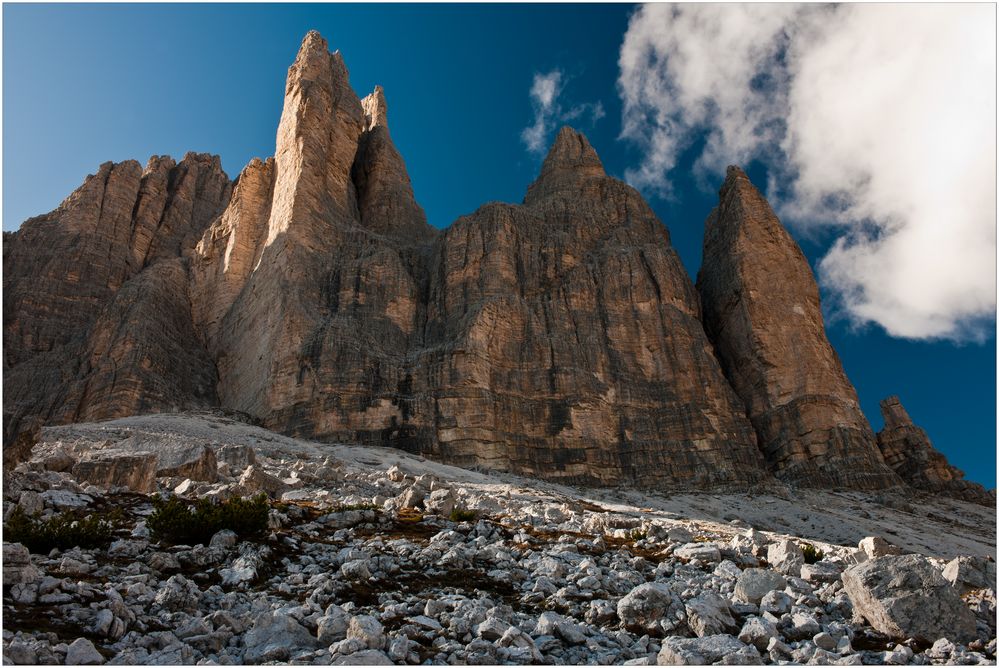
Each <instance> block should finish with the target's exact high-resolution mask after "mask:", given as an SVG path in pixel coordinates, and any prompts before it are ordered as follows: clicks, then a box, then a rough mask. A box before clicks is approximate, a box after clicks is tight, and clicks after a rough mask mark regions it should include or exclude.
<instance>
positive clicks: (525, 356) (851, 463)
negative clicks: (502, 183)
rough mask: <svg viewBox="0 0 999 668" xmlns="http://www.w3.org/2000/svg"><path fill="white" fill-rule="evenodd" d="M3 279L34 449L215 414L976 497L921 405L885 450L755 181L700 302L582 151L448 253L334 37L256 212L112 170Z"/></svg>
mask: <svg viewBox="0 0 999 668" xmlns="http://www.w3.org/2000/svg"><path fill="white" fill-rule="evenodd" d="M3 253H4V265H3V270H4V335H5V345H4V358H5V359H4V362H5V369H4V370H5V373H4V393H5V396H6V398H7V399H6V400H5V403H4V408H5V424H6V428H5V429H6V431H7V433H8V434H14V433H16V432H17V431H19V430H21V429H22V427H25V426H27V425H30V424H32V423H36V422H49V423H59V422H74V421H79V420H82V419H103V418H107V417H114V416H121V415H131V414H137V413H148V412H156V411H165V410H166V411H170V410H178V409H185V408H189V407H205V406H212V405H214V406H220V407H222V408H224V409H227V410H233V411H238V412H240V413H243V414H246V415H248V416H251V417H252V418H253V419H254V420H257V421H259V423H260V424H262V425H264V426H266V427H267V428H269V429H273V430H275V431H280V432H283V433H286V434H298V435H306V436H308V437H310V438H318V439H323V440H330V441H337V442H350V443H362V444H363V443H376V444H379V445H391V446H397V447H399V448H402V449H406V450H410V451H412V452H419V453H423V454H426V455H429V456H432V457H437V458H439V459H442V460H445V461H447V462H448V463H453V464H458V465H465V466H472V465H475V466H485V467H489V468H494V469H502V470H508V471H515V472H518V473H523V474H527V475H537V476H540V477H546V478H552V479H558V480H560V481H563V482H571V483H586V484H614V485H617V484H629V485H637V486H642V487H650V488H658V489H664V488H670V489H673V488H690V487H696V488H707V487H711V488H716V489H717V488H719V487H724V486H732V485H736V486H747V485H757V486H758V485H767V484H770V483H772V482H773V479H772V477H771V474H772V473H776V475H777V476H778V477H780V478H782V479H784V480H785V481H788V482H791V483H793V484H805V485H810V486H816V487H823V486H846V487H853V488H858V487H866V488H873V489H884V488H886V487H892V486H897V485H900V484H901V480H900V478H899V477H898V475H902V477H903V478H905V479H906V480H911V481H915V483H913V484H918V482H919V481H922V480H927V479H933V480H937V481H945V482H946V483H947V484H946V485H945V486H943V487H940V489H943V490H945V491H954V490H956V491H957V492H959V493H961V494H964V493H965V492H966V491H967V490H968V489H969V487H968V485H970V483H961V484H960V485H956V486H955V484H952V483H953V481H955V480H959V472H956V469H954V470H952V469H950V468H948V467H947V466H946V462H945V461H944V462H943V463H941V460H942V456H940V457H937V456H936V455H933V452H935V451H932V449H930V448H929V445H928V440H927V439H926V438H925V434H922V432H921V430H918V428H916V427H914V426H913V425H912V424H911V420H909V419H908V416H907V415H906V414H905V413H904V409H902V408H901V405H900V404H897V403H896V404H891V407H890V411H889V412H890V413H891V415H887V414H886V430H885V431H883V432H882V434H881V435H879V437H878V441H877V444H875V439H874V435H873V433H872V432H871V429H870V426H869V425H868V424H867V421H866V419H865V418H864V416H863V414H862V413H861V412H860V408H859V404H858V401H857V396H856V392H855V391H854V389H853V387H852V385H850V382H849V380H848V379H847V378H846V375H845V373H844V371H843V369H842V366H841V364H840V362H839V359H838V357H837V356H836V353H835V351H834V350H833V349H832V347H831V346H830V345H829V342H828V340H827V339H826V337H825V333H824V329H823V322H822V315H821V309H820V305H819V293H818V288H817V286H816V283H815V280H814V277H813V276H812V274H811V270H810V268H809V266H808V262H807V260H806V259H805V257H804V255H803V254H802V253H801V250H800V249H799V248H798V246H797V244H795V243H794V241H793V239H792V238H791V237H790V235H789V234H788V233H787V231H786V230H785V229H784V228H783V226H782V225H781V224H780V221H779V220H778V219H777V217H776V215H775V214H774V212H773V211H772V209H771V208H770V206H769V204H767V202H766V200H765V199H764V197H763V196H762V194H760V193H759V191H757V190H756V188H754V187H753V185H752V183H751V182H750V180H749V179H748V177H747V176H746V174H745V173H744V172H743V171H742V170H740V169H739V168H737V167H730V168H729V170H728V173H727V175H726V179H725V183H724V185H723V186H722V188H721V191H720V198H719V205H718V207H717V209H716V210H715V211H714V212H712V214H711V216H710V217H709V219H708V221H707V223H706V234H705V242H704V262H703V265H702V268H701V273H700V275H699V277H698V285H697V288H698V289H699V290H700V297H699V296H698V292H697V289H695V287H694V285H693V283H692V282H691V280H690V278H689V276H688V275H687V273H686V271H685V270H684V268H683V265H682V263H681V261H680V258H679V256H678V255H677V253H676V251H675V249H674V248H673V247H672V246H671V244H670V240H669V234H668V232H667V230H666V227H665V225H663V223H662V221H660V220H659V219H658V218H657V216H656V215H655V212H653V211H652V209H651V208H650V207H649V205H648V204H647V203H646V202H645V201H644V200H643V199H642V196H641V194H640V193H639V192H638V191H636V190H635V189H634V188H632V187H630V186H628V185H627V184H625V183H623V182H621V181H619V180H617V179H614V178H611V177H609V176H607V175H606V173H605V172H604V169H603V165H602V164H601V161H600V158H599V157H598V156H597V153H596V151H595V150H594V149H593V147H592V146H591V145H590V143H589V141H588V140H587V139H586V137H585V136H583V134H581V133H579V132H577V131H576V130H574V129H572V128H569V127H564V128H562V129H561V130H560V131H559V133H558V135H557V137H556V138H555V140H554V143H553V145H552V147H551V149H550V151H549V153H548V155H547V157H546V158H545V160H544V163H543V165H542V167H541V170H540V174H539V176H538V178H537V180H536V181H535V182H534V183H533V184H532V185H531V186H530V188H529V189H528V192H527V194H526V197H525V200H524V205H523V206H521V205H511V204H491V205H487V206H483V207H481V208H480V209H479V210H478V211H476V212H475V213H474V214H472V215H469V216H464V217H462V218H461V219H459V220H458V221H457V222H456V223H455V224H454V225H452V226H451V227H450V228H449V229H448V230H446V231H445V232H444V233H438V231H437V230H436V229H435V228H433V227H431V226H430V225H428V224H427V222H426V216H425V215H424V212H423V209H422V208H421V207H420V205H419V204H418V203H417V201H416V198H415V196H414V193H413V188H412V184H411V182H410V179H409V175H408V173H407V170H406V166H405V162H404V161H403V158H402V156H401V155H400V154H399V151H398V150H397V149H396V147H395V145H394V143H393V141H392V138H391V136H390V134H389V131H388V125H387V104H386V99H385V93H384V91H383V90H382V88H381V87H380V86H378V87H375V89H374V91H373V92H372V93H371V94H369V95H368V96H366V97H365V98H364V99H363V100H361V99H360V98H359V97H358V96H357V94H356V93H355V92H354V90H353V89H352V88H351V86H350V82H349V74H348V71H347V68H346V65H345V63H344V61H343V58H342V57H341V56H340V54H339V52H336V53H330V52H329V49H328V45H327V42H326V40H324V39H323V38H322V36H320V35H319V34H318V33H316V32H310V33H309V34H308V35H306V37H305V39H304V40H303V42H302V44H301V47H300V49H299V50H298V53H297V55H296V57H295V60H294V62H293V64H292V65H291V67H290V68H289V70H288V80H287V85H286V87H285V97H284V107H283V111H282V115H281V120H280V123H279V126H278V130H277V136H276V140H275V153H274V157H271V158H267V159H266V160H259V159H254V160H253V161H251V162H250V163H249V165H247V167H246V168H245V169H244V170H243V172H242V173H241V174H240V176H239V178H238V180H237V182H236V183H232V182H230V181H229V179H228V177H227V176H226V175H225V173H224V172H223V171H222V169H221V163H220V161H219V158H218V157H217V156H212V155H208V154H199V153H189V154H187V155H185V156H184V158H183V159H182V160H181V161H179V162H175V161H174V160H173V159H172V158H170V157H168V156H154V157H153V158H151V159H150V160H149V162H148V163H147V165H146V167H145V169H143V168H142V167H141V166H140V164H139V163H138V162H135V161H126V162H122V163H118V164H114V163H106V164H104V165H102V166H101V168H100V170H99V171H98V173H97V174H96V175H92V176H90V177H88V178H87V180H86V181H85V182H84V184H83V185H82V186H81V187H80V188H79V189H78V190H77V191H76V192H74V193H73V194H72V195H70V197H68V198H67V199H66V200H65V201H64V202H63V204H62V205H60V207H59V208H58V209H57V210H55V211H53V212H51V213H49V214H46V215H44V216H39V217H36V218H33V219H31V220H29V221H27V222H26V223H25V224H24V225H23V226H22V228H21V230H19V231H18V232H17V233H15V234H11V235H7V234H5V235H4V249H3ZM702 302H703V305H704V307H703V315H702V308H701V303H702ZM712 344H713V345H712ZM896 406H897V408H896ZM910 443H915V444H916V446H918V447H916V446H913V447H909V445H907V444H910ZM878 445H881V446H882V447H881V448H880V450H879V448H878ZM924 445H925V447H924ZM907 448H908V450H907ZM761 451H762V453H761ZM909 451H912V452H917V451H918V452H919V453H922V454H920V455H919V456H918V457H915V458H913V457H911V456H908V455H907V454H906V453H907V452H909ZM882 453H884V454H883V455H882ZM897 453H902V454H901V455H897ZM937 454H939V453H937ZM900 457H901V458H900ZM889 458H892V462H893V463H892V467H893V468H895V472H893V471H892V470H891V469H890V468H888V467H887V466H886V465H885V460H886V459H889ZM913 462H915V463H913ZM895 464H899V466H897V467H896V466H895ZM909 471H915V472H916V473H914V474H912V476H909V473H908V472H909ZM896 473H897V474H898V475H896ZM903 473H905V474H904V475H903ZM934 484H936V483H934ZM940 484H941V485H942V484H943V482H941V483H940ZM976 493H977V492H976Z"/></svg>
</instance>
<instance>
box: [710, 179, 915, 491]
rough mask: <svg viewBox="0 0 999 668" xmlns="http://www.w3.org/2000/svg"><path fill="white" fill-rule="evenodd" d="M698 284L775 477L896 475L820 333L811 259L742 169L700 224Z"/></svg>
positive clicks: (812, 480)
mask: <svg viewBox="0 0 999 668" xmlns="http://www.w3.org/2000/svg"><path fill="white" fill-rule="evenodd" d="M697 287H698V290H699V291H700V295H701V302H702V305H703V308H704V328H705V330H706V331H707V333H708V337H709V338H710V339H711V341H712V342H713V343H714V345H715V350H716V352H717V354H718V358H719V360H720V361H721V363H722V367H723V368H724V369H725V374H726V376H727V377H728V379H729V380H730V381H731V383H732V387H734V388H735V391H736V392H737V393H738V395H739V396H740V397H741V398H742V400H743V401H744V402H745V405H746V408H747V410H748V414H749V419H750V420H751V421H752V423H753V426H754V427H755V429H756V434H757V437H758V439H759V446H760V449H761V450H762V451H763V455H764V457H765V458H766V461H767V463H768V465H769V466H770V467H771V469H772V470H773V471H774V472H775V473H776V474H777V476H778V477H779V478H781V479H783V480H786V481H788V482H791V483H794V484H800V485H806V486H819V487H825V486H844V487H853V488H881V487H889V486H892V485H895V484H898V483H899V482H900V481H899V479H898V478H897V476H896V475H895V474H894V472H892V471H891V470H890V469H889V468H888V467H887V466H886V465H885V463H884V460H883V459H882V457H881V453H880V452H879V450H878V448H877V446H876V445H875V440H874V434H873V432H872V431H871V428H870V425H869V424H868V422H867V419H866V418H865V417H864V415H863V413H862V412H861V410H860V406H859V402H858V400H857V393H856V391H855V390H854V388H853V386H852V385H851V384H850V381H849V380H848V379H847V377H846V374H845V373H844V372H843V366H842V364H841V363H840V361H839V357H838V356H837V355H836V352H835V351H834V350H833V348H832V346H831V345H830V344H829V340H828V339H827V338H826V335H825V329H824V326H823V322H822V311H821V309H820V306H819V290H818V286H817V285H816V283H815V278H814V276H813V275H812V271H811V269H810V267H809V266H808V260H807V259H806V258H805V256H804V254H802V252H801V249H800V248H799V247H798V245H797V244H796V243H795V242H794V240H793V239H792V238H791V236H790V235H789V234H788V233H787V231H786V230H785V229H784V227H783V226H782V225H781V223H780V221H779V220H778V219H777V216H776V215H774V212H773V210H772V209H771V208H770V205H769V204H768V203H767V201H766V200H765V199H764V198H763V196H762V195H761V194H760V193H759V191H757V190H756V188H755V187H753V184H752V183H750V181H749V178H748V177H747V176H746V175H745V173H744V172H743V171H742V170H740V169H739V168H738V167H729V168H728V175H727V177H726V179H725V184H724V185H723V186H722V188H721V192H720V194H719V204H718V207H717V208H716V209H715V210H714V211H712V212H711V214H710V215H709V216H708V219H707V221H706V223H705V234H704V259H703V263H702V265H701V269H700V271H699V273H698V275H697Z"/></svg>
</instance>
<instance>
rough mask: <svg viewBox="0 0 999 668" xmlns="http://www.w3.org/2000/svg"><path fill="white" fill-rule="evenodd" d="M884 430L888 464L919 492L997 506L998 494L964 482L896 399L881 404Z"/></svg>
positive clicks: (881, 441)
mask: <svg viewBox="0 0 999 668" xmlns="http://www.w3.org/2000/svg"><path fill="white" fill-rule="evenodd" d="M881 415H882V417H884V420H885V426H884V429H882V430H881V431H879V432H878V447H879V448H881V454H882V455H883V456H884V459H885V463H886V464H888V466H890V467H891V468H892V469H893V470H894V471H895V472H896V473H897V474H898V475H899V476H900V477H901V478H902V480H904V481H905V482H906V483H908V484H910V485H912V486H913V487H915V488H916V489H922V490H926V491H933V492H943V493H945V494H948V495H950V496H954V497H957V498H960V499H964V500H966V501H972V502H974V503H981V504H983V505H986V506H994V505H995V503H996V497H995V493H994V492H992V493H990V492H988V491H987V490H986V489H985V488H984V487H982V486H981V485H979V484H977V483H973V482H970V481H968V480H964V472H963V471H961V470H960V469H958V468H956V467H954V466H951V465H950V464H949V463H947V458H946V457H944V456H943V454H942V453H940V452H939V451H938V450H937V449H936V448H934V447H933V444H932V443H931V442H930V439H929V437H928V436H927V435H926V432H925V431H923V430H922V429H920V428H919V427H917V426H916V425H915V424H913V422H912V418H910V417H909V413H908V411H906V410H905V407H904V406H903V405H902V402H901V401H899V398H898V397H896V396H891V397H888V398H886V399H883V400H882V401H881Z"/></svg>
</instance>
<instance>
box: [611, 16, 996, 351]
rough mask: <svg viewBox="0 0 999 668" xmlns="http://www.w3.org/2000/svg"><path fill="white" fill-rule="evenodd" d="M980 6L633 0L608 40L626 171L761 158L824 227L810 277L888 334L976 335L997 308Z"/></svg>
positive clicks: (801, 223)
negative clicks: (686, 159) (644, 1)
mask: <svg viewBox="0 0 999 668" xmlns="http://www.w3.org/2000/svg"><path fill="white" fill-rule="evenodd" d="M995 18H996V8H995V6H994V5H984V4H983V5H971V4H954V5H949V4H939V5H905V4H902V5H897V4H896V5H876V4H870V5H869V4H845V5H837V6H828V5H774V4H761V5H756V4H745V5H731V4H726V5H721V4H719V5H714V4H687V5H647V6H644V7H642V8H640V9H639V10H638V11H637V12H636V13H635V14H634V15H633V16H632V19H631V21H630V24H629V27H628V31H627V33H626V35H625V39H624V43H623V45H622V47H621V51H620V59H619V65H620V76H619V80H618V86H619V90H620V94H621V98H622V103H623V116H622V136H623V137H625V138H627V139H630V140H633V141H634V142H635V143H636V144H637V145H638V146H640V147H642V148H643V150H644V157H643V159H642V161H641V163H640V164H639V165H637V166H636V167H634V168H633V169H632V170H630V171H629V172H627V178H628V179H629V181H630V182H632V183H633V184H635V185H636V186H638V187H640V188H642V189H644V190H646V191H647V192H650V193H656V194H659V195H668V194H669V192H670V172H671V170H673V169H674V168H675V167H676V164H677V160H678V157H679V155H680V154H681V153H682V152H683V151H685V150H687V149H689V148H690V147H691V146H692V145H693V144H694V142H695V141H699V140H702V139H703V140H704V141H705V145H704V149H703V151H702V153H701V154H700V156H699V158H698V160H697V163H696V167H695V169H696V170H697V171H698V172H699V173H700V174H702V175H714V176H715V178H714V179H712V180H714V181H718V179H719V178H720V175H721V174H722V173H723V171H724V167H725V165H726V164H728V163H747V162H749V161H751V160H754V159H756V160H761V161H763V162H764V163H765V164H766V165H767V166H768V169H769V173H770V183H769V184H768V191H769V192H768V195H769V196H770V197H771V198H772V200H773V201H774V203H775V206H776V208H777V209H778V211H779V213H780V214H781V215H782V217H784V218H785V219H786V220H787V221H788V222H790V223H792V224H793V225H795V226H797V227H798V228H799V229H802V230H804V229H808V228H818V227H831V228H833V229H835V230H837V233H838V235H839V236H838V239H837V240H836V241H835V243H834V244H833V246H832V248H831V250H830V251H829V252H828V254H827V255H826V256H825V257H824V258H822V260H821V261H820V262H819V265H818V270H819V278H820V281H821V282H822V283H823V285H824V286H825V287H826V288H827V290H828V291H829V292H830V293H831V294H832V296H833V301H834V304H835V305H836V306H837V308H838V309H839V312H840V313H841V314H844V315H845V316H846V317H848V318H849V319H851V320H852V321H853V322H854V323H857V324H864V323H871V322H873V323H877V324H879V325H881V326H882V327H884V328H885V330H886V331H887V332H888V333H889V334H891V335H894V336H899V337H906V338H915V339H934V338H946V339H954V340H961V339H967V338H981V337H982V336H983V335H984V334H985V333H986V332H987V329H983V325H985V326H991V325H992V323H993V322H994V318H995V312H996V284H995V271H996V227H995V221H996V207H995V197H996V170H995V161H996V131H995V116H996V103H995V99H996V98H995V95H996V69H995V51H996V34H995V32H994V29H995Z"/></svg>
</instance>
